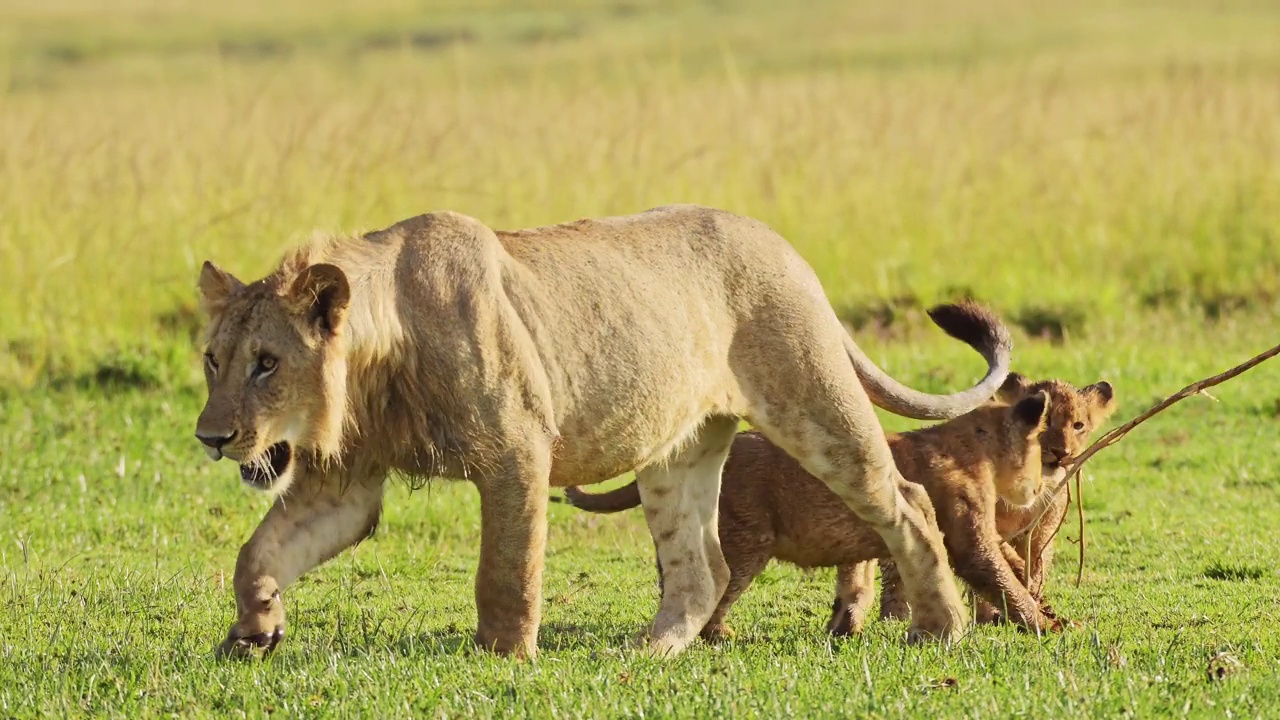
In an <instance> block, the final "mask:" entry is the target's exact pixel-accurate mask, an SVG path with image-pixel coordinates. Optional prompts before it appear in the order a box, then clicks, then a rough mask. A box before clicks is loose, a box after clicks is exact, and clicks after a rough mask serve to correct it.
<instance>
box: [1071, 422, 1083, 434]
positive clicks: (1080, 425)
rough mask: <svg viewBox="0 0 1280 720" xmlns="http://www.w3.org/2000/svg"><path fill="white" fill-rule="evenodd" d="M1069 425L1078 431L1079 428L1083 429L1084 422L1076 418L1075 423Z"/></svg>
mask: <svg viewBox="0 0 1280 720" xmlns="http://www.w3.org/2000/svg"><path fill="white" fill-rule="evenodd" d="M1071 427H1073V428H1075V429H1076V430H1077V431H1080V430H1083V429H1084V423H1082V422H1080V421H1079V420H1077V421H1076V424H1075V425H1072V426H1071Z"/></svg>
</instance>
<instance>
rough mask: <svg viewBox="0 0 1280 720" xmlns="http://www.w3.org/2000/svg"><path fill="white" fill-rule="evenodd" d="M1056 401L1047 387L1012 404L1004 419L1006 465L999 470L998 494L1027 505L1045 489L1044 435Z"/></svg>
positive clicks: (1005, 498) (1001, 453)
mask: <svg viewBox="0 0 1280 720" xmlns="http://www.w3.org/2000/svg"><path fill="white" fill-rule="evenodd" d="M1052 407H1053V405H1052V401H1051V400H1050V399H1049V394H1048V393H1046V392H1043V391H1037V392H1034V393H1029V394H1027V395H1026V396H1025V397H1022V398H1020V399H1018V400H1017V402H1015V403H1013V404H1012V405H1010V406H1009V409H1008V411H1007V413H1006V415H1005V417H1004V421H1003V425H1004V426H1003V429H1002V430H1003V437H1002V438H1001V440H1002V442H1003V443H1004V445H1005V447H1004V448H1003V449H1002V451H1001V452H999V453H998V456H999V457H1001V458H1003V459H1004V461H1005V463H1007V464H1006V465H1005V467H998V468H997V472H996V483H995V485H996V494H997V495H999V496H1000V499H1001V500H1003V501H1004V502H1005V503H1007V504H1009V505H1011V506H1013V507H1017V508H1022V507H1027V506H1029V505H1032V504H1034V503H1035V501H1036V499H1037V498H1039V497H1040V493H1041V492H1042V491H1043V490H1044V486H1045V483H1044V476H1043V472H1042V471H1041V467H1042V465H1043V451H1042V449H1041V441H1040V437H1041V435H1042V434H1043V433H1044V431H1045V428H1046V426H1047V424H1048V421H1049V417H1050V415H1051V413H1052Z"/></svg>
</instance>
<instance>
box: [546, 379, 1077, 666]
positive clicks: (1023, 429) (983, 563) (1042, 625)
mask: <svg viewBox="0 0 1280 720" xmlns="http://www.w3.org/2000/svg"><path fill="white" fill-rule="evenodd" d="M1052 411H1053V406H1052V403H1051V400H1050V396H1049V393H1047V392H1044V391H1036V392H1033V393H1029V394H1027V395H1026V396H1025V397H1022V398H1021V399H1019V400H1018V401H1017V402H1016V403H1015V404H1011V405H1010V404H1002V403H989V404H987V405H985V406H983V407H980V408H978V409H976V410H973V411H972V412H969V413H967V414H965V415H962V416H960V417H958V418H955V419H953V420H950V421H948V422H945V423H942V424H940V425H935V426H932V427H928V428H924V429H921V430H915V431H912V432H908V433H902V434H888V435H887V439H888V442H889V446H890V448H891V450H892V451H893V459H894V462H895V463H896V464H897V467H898V469H899V470H900V471H901V473H902V475H903V477H905V478H906V479H907V480H908V481H909V482H908V481H903V482H901V483H900V485H899V488H898V489H899V491H900V492H901V493H902V495H903V497H904V499H905V500H906V501H907V502H910V503H911V504H912V505H915V506H916V507H917V508H922V509H924V510H925V511H926V514H929V513H927V510H928V508H930V507H931V506H932V507H935V508H941V512H940V513H939V514H938V517H936V519H935V521H936V522H937V523H938V525H939V527H940V528H941V529H942V531H943V533H944V542H945V544H946V547H947V551H948V554H949V556H950V558H951V563H952V564H953V565H954V566H955V567H956V570H957V572H958V573H959V574H960V576H961V577H963V578H964V579H965V580H966V581H968V582H969V583H970V584H971V585H972V586H973V587H974V588H976V589H977V590H978V592H979V593H980V594H981V595H982V596H984V597H985V598H986V599H987V600H989V601H990V602H991V603H992V604H994V605H996V606H997V607H1006V606H1008V607H1009V608H1010V614H1011V617H1012V619H1013V620H1014V621H1015V622H1018V623H1019V624H1021V625H1023V626H1025V627H1028V628H1032V629H1036V630H1048V629H1052V628H1054V627H1056V622H1055V621H1053V620H1051V619H1050V618H1048V617H1046V616H1045V614H1044V613H1042V612H1041V611H1040V608H1039V605H1038V603H1036V602H1035V601H1034V600H1032V599H1031V597H1030V595H1029V594H1028V593H1027V590H1026V587H1025V586H1024V584H1023V581H1022V580H1021V579H1020V578H1019V571H1021V570H1022V569H1023V568H1021V562H1020V561H1019V560H1018V557H1017V555H1016V553H1014V552H1013V550H1012V548H1010V547H1009V546H1008V545H1006V544H1005V543H1003V542H1002V541H1001V539H1000V535H999V533H998V531H997V528H996V506H997V498H999V500H1001V501H1003V502H1004V503H1006V504H1008V505H1009V506H1011V507H1015V508H1027V507H1030V506H1032V505H1034V504H1035V502H1036V500H1037V499H1038V498H1039V497H1040V494H1041V492H1042V491H1043V489H1044V485H1045V483H1044V480H1043V478H1042V464H1043V462H1044V459H1043V456H1042V452H1041V448H1040V436H1041V434H1042V433H1043V432H1044V431H1045V430H1046V428H1047V426H1048V424H1049V421H1050V417H1051V415H1052ZM565 495H566V499H567V500H568V502H570V503H571V504H573V505H575V506H577V507H579V508H582V509H584V510H588V511H591V512H598V513H610V512H618V511H621V510H626V509H629V508H633V507H636V506H638V505H640V495H639V491H638V488H637V487H636V485H635V484H634V483H632V484H631V485H627V486H625V487H623V488H619V489H617V490H614V491H611V492H607V493H601V494H599V495H592V494H590V493H586V492H583V491H581V490H579V489H577V488H566V490H565ZM930 500H932V503H931V502H930ZM719 514H720V520H719V535H720V543H721V546H722V547H723V550H724V555H725V560H726V561H727V562H728V565H729V569H730V579H729V586H728V589H726V590H725V593H724V595H723V596H722V598H721V600H720V603H719V605H718V606H717V607H716V610H715V612H714V613H713V614H712V616H711V618H710V620H708V622H707V624H706V625H705V626H704V627H703V629H702V632H701V635H702V637H703V638H704V639H706V640H711V641H714V640H718V639H722V638H725V637H730V636H731V635H732V631H731V630H730V629H729V628H728V627H727V626H726V625H725V624H724V619H725V616H726V615H727V614H728V612H729V609H730V608H731V607H732V606H733V603H734V602H735V601H737V599H738V598H739V597H740V596H741V595H742V593H743V592H744V591H746V589H747V588H748V586H750V584H751V582H752V580H753V579H755V577H756V575H758V574H759V573H760V572H761V571H762V570H763V569H764V568H765V566H766V565H767V564H768V563H769V560H770V559H772V558H777V559H779V560H783V561H785V562H790V563H794V564H796V565H799V566H800V567H804V568H813V567H832V566H850V565H853V564H856V563H861V562H864V561H867V560H873V559H877V558H887V557H889V551H888V548H887V547H886V546H885V544H884V542H883V541H882V540H881V539H880V535H879V534H878V533H877V532H876V531H875V530H874V529H873V528H872V527H871V526H870V525H868V524H867V523H865V522H863V521H862V520H861V519H859V518H858V517H857V516H856V515H854V514H853V512H852V511H850V510H849V509H848V507H847V506H846V505H845V504H844V503H843V502H842V501H841V500H840V498H839V497H837V496H836V495H835V493H833V492H832V491H831V490H830V489H828V488H827V487H826V486H825V485H823V484H822V483H821V482H820V481H819V480H817V479H815V478H814V477H812V476H811V475H809V474H808V473H807V472H805V471H804V469H802V468H801V467H800V465H799V464H798V463H797V462H796V461H795V460H793V459H792V458H791V457H790V456H788V455H787V454H786V453H785V452H783V451H782V450H780V449H778V448H777V447H776V446H774V445H773V444H771V443H770V442H769V441H768V440H766V439H765V438H764V437H763V436H761V435H760V434H758V433H755V432H746V433H741V434H739V435H738V436H737V437H736V438H735V440H734V442H733V445H732V448H731V450H730V452H729V459H728V462H727V463H726V464H725V466H724V472H723V475H722V483H721V489H720V505H719ZM1015 562H1016V563H1017V564H1018V565H1019V568H1018V570H1015V569H1014V568H1013V567H1012V563H1015ZM659 573H660V575H659V578H660V579H659V582H661V568H659Z"/></svg>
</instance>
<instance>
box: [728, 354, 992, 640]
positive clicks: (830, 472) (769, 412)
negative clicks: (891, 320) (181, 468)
mask: <svg viewBox="0 0 1280 720" xmlns="http://www.w3.org/2000/svg"><path fill="white" fill-rule="evenodd" d="M836 350H838V353H837V354H836V358H833V359H832V360H831V362H830V363H829V364H827V365H825V366H823V365H821V364H817V363H814V362H811V363H805V364H801V365H799V366H797V367H793V368H786V367H777V366H775V367H772V368H770V372H769V373H768V374H767V375H766V374H762V373H756V372H754V369H753V368H752V369H749V370H751V372H750V373H749V375H748V377H746V378H743V377H742V376H739V380H740V383H741V384H742V386H743V388H744V390H746V391H747V393H748V395H747V399H748V402H749V403H750V405H751V408H750V409H749V411H748V412H747V413H745V414H747V415H748V418H749V419H750V420H751V422H752V424H753V425H755V426H756V427H758V428H759V429H760V430H761V431H762V432H763V433H764V435H765V436H766V437H767V438H768V439H769V440H770V441H771V442H773V443H774V444H775V445H777V446H779V447H781V448H782V449H783V450H785V451H786V452H787V454H789V455H791V456H792V457H793V458H795V459H796V460H797V461H799V463H800V464H801V466H802V467H804V469H805V470H807V471H808V472H809V474H811V475H813V476H814V477H817V478H818V479H819V480H821V481H822V482H823V483H825V484H826V485H827V487H829V488H830V489H831V490H832V491H833V492H835V494H836V495H837V496H839V497H840V499H841V500H843V501H844V502H845V504H846V505H848V506H849V508H850V509H851V510H853V512H854V514H856V515H857V516H858V517H859V518H861V519H862V520H863V521H864V522H866V523H867V524H869V525H870V526H871V527H872V528H873V529H875V531H876V532H877V533H878V534H879V535H880V537H881V538H882V539H883V540H884V542H885V545H886V546H887V547H888V549H889V553H890V555H891V556H892V557H893V558H894V559H895V560H897V562H898V567H899V571H900V573H901V574H902V579H903V586H904V588H905V589H906V595H907V598H908V600H910V602H911V610H912V624H911V630H910V633H909V636H908V637H909V640H911V641H913V642H914V641H919V640H924V639H929V638H936V639H945V640H950V639H954V638H957V637H959V635H960V633H961V632H962V631H963V630H964V627H965V621H966V618H965V613H964V605H963V604H962V603H961V602H960V593H959V591H958V590H957V589H956V584H955V576H954V575H953V574H952V573H951V566H950V565H949V564H948V563H947V555H946V550H945V548H944V546H943V543H942V533H941V531H939V530H938V528H937V526H936V525H935V524H934V523H932V522H930V519H929V518H928V517H927V516H926V514H925V513H924V512H922V511H921V510H920V509H919V508H916V507H915V506H913V505H912V504H911V503H910V502H909V501H908V500H907V499H906V498H905V497H904V496H903V493H902V492H901V491H900V489H899V486H900V484H902V483H905V482H906V481H905V480H904V479H903V478H902V475H901V474H900V473H899V472H898V469H897V467H896V466H895V465H894V463H893V455H892V454H891V453H890V451H889V444H888V442H887V441H886V440H885V437H884V432H883V430H882V429H881V428H880V423H879V421H878V420H877V419H876V416H875V412H874V411H873V410H872V407H871V401H870V400H869V399H868V398H867V394H866V391H865V390H863V388H862V385H861V384H860V383H859V382H858V377H857V374H856V373H855V372H854V369H853V367H852V365H851V364H850V363H849V360H848V358H847V357H846V356H845V355H844V351H843V349H842V347H839V346H838V347H837V348H836ZM779 354H780V353H773V354H771V357H772V356H777V355H779ZM791 357H794V358H796V359H801V358H804V357H808V358H809V359H810V360H811V361H812V360H813V358H812V357H811V356H809V355H800V356H796V355H794V354H793V355H792V356H791ZM837 360H838V361H839V362H838V363H837ZM779 376H786V377H788V378H790V379H796V378H813V381H812V382H811V383H797V384H798V385H799V387H796V386H795V385H792V386H788V385H784V384H781V383H778V382H777V377H779ZM743 380H746V382H742V381H743ZM835 399H838V402H833V400H835Z"/></svg>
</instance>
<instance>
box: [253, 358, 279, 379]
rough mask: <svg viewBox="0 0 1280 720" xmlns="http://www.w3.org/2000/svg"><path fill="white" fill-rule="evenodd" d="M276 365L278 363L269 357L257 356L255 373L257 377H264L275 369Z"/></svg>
mask: <svg viewBox="0 0 1280 720" xmlns="http://www.w3.org/2000/svg"><path fill="white" fill-rule="evenodd" d="M277 363H278V361H277V360H276V359H275V358H273V357H271V356H270V355H260V356H258V369H257V371H256V372H257V374H259V375H266V374H268V373H270V372H271V371H272V370H275V369H276V364H277Z"/></svg>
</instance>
